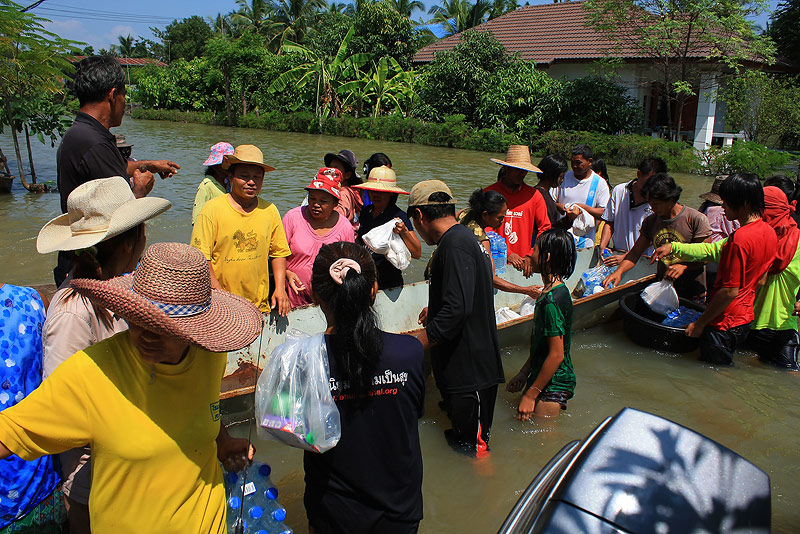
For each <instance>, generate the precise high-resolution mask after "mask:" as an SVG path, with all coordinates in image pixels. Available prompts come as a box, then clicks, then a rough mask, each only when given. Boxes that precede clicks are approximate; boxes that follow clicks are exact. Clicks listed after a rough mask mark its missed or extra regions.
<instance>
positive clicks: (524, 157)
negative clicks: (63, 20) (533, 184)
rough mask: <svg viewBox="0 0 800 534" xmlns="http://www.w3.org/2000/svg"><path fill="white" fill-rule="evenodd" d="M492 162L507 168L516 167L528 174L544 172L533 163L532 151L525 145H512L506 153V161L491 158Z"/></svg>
mask: <svg viewBox="0 0 800 534" xmlns="http://www.w3.org/2000/svg"><path fill="white" fill-rule="evenodd" d="M490 161H492V162H494V163H497V164H498V165H503V166H505V167H514V168H515V169H522V170H523V171H528V172H542V170H541V169H540V168H539V167H537V166H536V165H534V164H533V163H531V151H530V150H529V149H528V147H527V146H525V145H511V146H510V147H508V152H506V159H505V160H502V159H497V158H491V160H490Z"/></svg>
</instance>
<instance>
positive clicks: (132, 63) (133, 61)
mask: <svg viewBox="0 0 800 534" xmlns="http://www.w3.org/2000/svg"><path fill="white" fill-rule="evenodd" d="M86 57H88V56H72V57H70V58H69V60H70V62H71V63H79V62H80V61H81V60H82V59H85V58H86ZM117 61H119V64H120V65H122V66H123V67H143V66H145V65H156V66H157V67H166V66H167V64H166V63H164V62H163V61H160V60H158V59H152V58H143V57H118V58H117Z"/></svg>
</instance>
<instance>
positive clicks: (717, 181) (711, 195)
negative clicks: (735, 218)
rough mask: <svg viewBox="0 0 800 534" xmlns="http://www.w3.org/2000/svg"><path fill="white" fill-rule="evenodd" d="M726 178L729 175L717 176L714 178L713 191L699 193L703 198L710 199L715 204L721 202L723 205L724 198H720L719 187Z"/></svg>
mask: <svg viewBox="0 0 800 534" xmlns="http://www.w3.org/2000/svg"><path fill="white" fill-rule="evenodd" d="M726 178H728V176H727V175H725V176H717V177H716V178H714V183H713V184H712V186H711V191H709V192H708V193H703V194H702V195H699V196H700V198H702V199H703V200H708V201H710V202H713V203H714V204H719V205H720V206H721V205H722V198H720V196H719V188H720V186H722V182H724V181H725V179H726Z"/></svg>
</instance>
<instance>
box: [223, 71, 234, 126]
mask: <svg viewBox="0 0 800 534" xmlns="http://www.w3.org/2000/svg"><path fill="white" fill-rule="evenodd" d="M225 113H226V114H227V115H228V126H233V110H232V109H231V76H230V74H229V73H228V71H227V70H226V71H225Z"/></svg>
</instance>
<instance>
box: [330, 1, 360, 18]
mask: <svg viewBox="0 0 800 534" xmlns="http://www.w3.org/2000/svg"><path fill="white" fill-rule="evenodd" d="M355 12H356V10H355V8H353V4H343V3H341V2H328V5H327V6H326V8H325V10H324V13H325V14H336V15H347V16H349V17H352V16H353V15H355Z"/></svg>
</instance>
